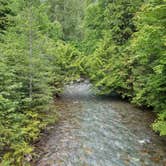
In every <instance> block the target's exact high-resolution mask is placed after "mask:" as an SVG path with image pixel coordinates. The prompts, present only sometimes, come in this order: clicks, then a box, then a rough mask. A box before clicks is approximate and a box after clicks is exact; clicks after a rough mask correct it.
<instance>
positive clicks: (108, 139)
mask: <svg viewBox="0 0 166 166" xmlns="http://www.w3.org/2000/svg"><path fill="white" fill-rule="evenodd" d="M57 104H58V105H59V108H60V110H61V112H62V117H63V118H62V119H61V120H60V122H59V124H57V125H56V126H55V127H53V128H52V129H51V130H50V132H48V136H45V139H43V140H42V141H41V142H40V143H39V145H40V146H41V147H40V148H41V153H40V159H39V161H38V162H37V163H36V164H35V166H36V165H37V166H166V144H165V143H166V140H165V138H162V137H159V136H158V135H157V134H155V133H154V132H153V131H152V130H151V127H150V124H151V123H152V121H153V120H154V115H153V114H152V113H151V112H150V111H145V110H141V109H138V108H136V107H134V106H133V105H131V104H129V103H127V102H124V101H121V100H119V99H111V98H109V97H105V98H99V97H96V96H95V95H93V93H92V91H91V86H90V84H88V83H79V84H74V85H68V86H67V87H66V89H65V92H64V94H63V96H62V98H61V99H60V101H58V102H57Z"/></svg>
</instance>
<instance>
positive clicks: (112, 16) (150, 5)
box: [0, 0, 166, 166]
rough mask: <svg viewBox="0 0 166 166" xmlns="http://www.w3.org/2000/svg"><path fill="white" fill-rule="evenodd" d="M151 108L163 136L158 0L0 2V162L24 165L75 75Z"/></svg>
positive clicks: (164, 40) (162, 10)
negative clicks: (58, 97)
mask: <svg viewBox="0 0 166 166" xmlns="http://www.w3.org/2000/svg"><path fill="white" fill-rule="evenodd" d="M82 76H83V77H85V78H87V79H88V80H90V82H91V84H92V85H93V88H94V90H95V91H96V93H97V94H98V95H108V94H111V93H114V92H115V93H117V94H119V95H120V96H121V97H122V98H123V99H125V100H126V99H127V101H128V102H130V103H132V104H134V105H136V106H138V107H146V108H148V109H150V110H151V111H153V112H154V114H155V115H156V120H155V121H154V122H153V123H152V124H151V127H152V129H153V130H154V132H156V134H158V135H160V136H161V137H162V136H164V135H166V1H165V0H134V1H132V0H117V1H114V0H35V1H32V0H0V162H1V164H0V165H2V166H17V165H18V166H24V165H28V161H27V156H29V154H33V155H35V154H34V149H35V147H34V146H33V143H34V142H35V141H36V140H37V139H38V138H39V136H40V133H41V132H42V131H43V130H44V129H45V128H46V126H48V125H50V124H54V123H56V122H57V121H58V120H59V118H58V116H59V115H58V113H57V110H56V102H55V97H56V96H59V95H60V94H61V93H62V92H63V87H64V86H65V85H66V84H68V83H70V82H71V81H74V80H77V79H79V78H80V77H82Z"/></svg>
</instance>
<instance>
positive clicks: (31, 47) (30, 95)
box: [29, 6, 33, 98]
mask: <svg viewBox="0 0 166 166" xmlns="http://www.w3.org/2000/svg"><path fill="white" fill-rule="evenodd" d="M32 19H33V18H32V8H31V6H30V12H29V97H30V98H32V82H33V75H32V71H33V69H32V67H33V65H32V57H33V39H32V35H33V34H32Z"/></svg>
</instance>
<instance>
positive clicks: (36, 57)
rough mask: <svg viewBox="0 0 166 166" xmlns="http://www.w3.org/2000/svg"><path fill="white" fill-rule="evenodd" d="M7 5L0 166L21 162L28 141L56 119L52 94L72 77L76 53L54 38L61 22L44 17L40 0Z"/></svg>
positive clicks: (0, 46) (0, 48) (0, 80)
mask: <svg viewBox="0 0 166 166" xmlns="http://www.w3.org/2000/svg"><path fill="white" fill-rule="evenodd" d="M5 7H6V6H5ZM7 7H8V9H10V10H12V12H13V13H14V14H13V15H12V16H8V17H7V16H6V17H7V18H6V19H7V20H9V21H11V22H12V23H13V26H10V27H7V26H6V27H5V28H6V32H5V34H4V35H3V36H2V38H1V39H2V42H1V43H0V52H1V54H0V59H1V61H0V152H1V157H3V158H2V160H1V162H2V163H1V164H2V165H3V166H4V165H25V164H26V162H27V160H28V159H29V158H30V154H32V152H33V147H32V146H31V143H32V142H33V141H34V140H36V139H37V138H38V136H39V134H40V131H41V129H43V128H45V127H46V125H47V124H49V123H52V122H54V121H55V120H56V119H57V115H56V112H55V106H53V95H54V94H58V93H60V92H61V91H62V88H63V84H64V83H65V82H68V81H69V79H68V77H69V76H70V79H72V75H73V77H74V76H75V74H73V73H75V71H74V70H75V69H73V66H72V63H74V61H75V59H76V57H77V56H79V54H80V53H79V52H78V51H77V50H76V49H75V48H74V47H72V46H71V45H70V44H65V43H64V42H63V41H60V40H59V38H60V33H61V26H59V24H56V23H54V22H53V23H52V22H51V21H50V20H49V17H48V16H47V6H46V4H45V3H41V2H40V1H35V2H31V1H26V2H23V1H19V0H13V3H10V4H8V6H7ZM5 28H3V30H5Z"/></svg>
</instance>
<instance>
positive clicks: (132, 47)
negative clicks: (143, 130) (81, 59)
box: [84, 0, 166, 135]
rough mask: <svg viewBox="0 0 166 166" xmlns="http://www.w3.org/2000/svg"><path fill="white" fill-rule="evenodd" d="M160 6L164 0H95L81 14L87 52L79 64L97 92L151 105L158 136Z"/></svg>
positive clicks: (164, 107)
mask: <svg viewBox="0 0 166 166" xmlns="http://www.w3.org/2000/svg"><path fill="white" fill-rule="evenodd" d="M165 10H166V4H165V1H164V0H163V1H158V0H153V1H147V2H143V1H141V0H137V1H128V0H125V1H124V0H123V1H122V0H118V1H111V2H110V1H106V0H100V1H99V2H98V3H95V4H92V5H91V6H90V7H88V11H87V16H85V18H86V19H85V21H86V25H87V26H86V28H87V31H89V34H88V36H87V37H88V42H89V43H90V44H89V43H88V46H89V47H86V49H87V51H86V52H90V53H91V54H90V55H89V56H88V57H86V58H85V59H86V61H87V63H86V64H85V65H84V68H85V70H86V72H87V74H88V75H89V77H90V79H91V81H92V82H93V84H94V85H95V86H96V88H97V89H98V90H99V93H100V94H106V93H107V94H108V93H112V92H117V93H119V94H120V95H121V96H123V97H127V98H128V99H129V100H130V101H131V102H133V103H135V104H137V105H139V106H148V107H153V108H154V110H156V111H157V112H159V118H158V120H157V121H156V123H154V125H153V128H154V129H155V130H156V131H159V132H160V134H161V135H165V134H166V120H165V118H166V116H165V115H166V96H165V92H166V89H165V87H166V64H165V63H166V54H165V53H166V52H165V48H166V46H165V39H166V30H165V25H166V22H165V12H164V11H165ZM101 11H102V12H101ZM94 16H95V19H93V21H91V20H92V19H91V17H94ZM92 45H93V47H92ZM89 48H95V49H92V51H89ZM93 50H94V51H93Z"/></svg>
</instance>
